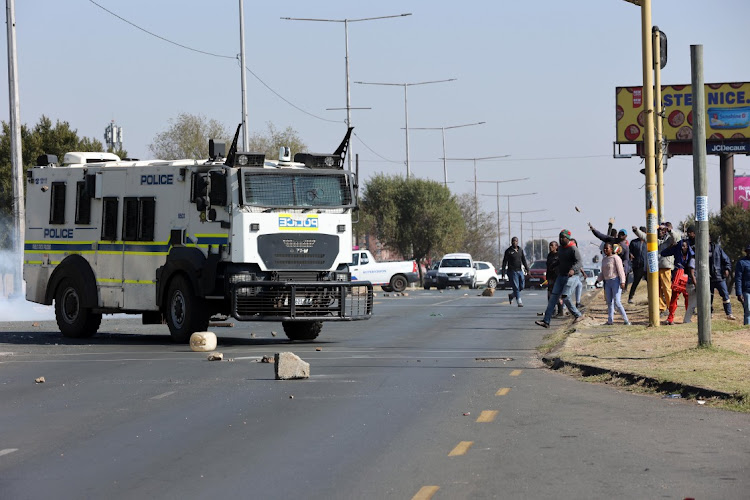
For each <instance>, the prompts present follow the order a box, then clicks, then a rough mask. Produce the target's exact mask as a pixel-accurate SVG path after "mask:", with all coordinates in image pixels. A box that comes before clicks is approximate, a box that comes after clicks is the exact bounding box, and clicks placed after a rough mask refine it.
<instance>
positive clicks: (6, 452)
mask: <svg viewBox="0 0 750 500" xmlns="http://www.w3.org/2000/svg"><path fill="white" fill-rule="evenodd" d="M14 451H18V448H5V449H4V450H0V457H2V456H3V455H9V454H11V453H13V452H14Z"/></svg>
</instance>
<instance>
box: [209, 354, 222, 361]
mask: <svg viewBox="0 0 750 500" xmlns="http://www.w3.org/2000/svg"><path fill="white" fill-rule="evenodd" d="M223 359H224V354H223V353H220V352H212V353H211V354H209V355H208V360H209V361H221V360H223Z"/></svg>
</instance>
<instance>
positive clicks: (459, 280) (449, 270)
mask: <svg viewBox="0 0 750 500" xmlns="http://www.w3.org/2000/svg"><path fill="white" fill-rule="evenodd" d="M438 274H445V275H447V276H448V286H449V287H451V286H452V287H455V288H457V289H458V288H461V286H462V285H466V286H467V287H469V288H476V287H477V272H476V270H475V269H474V259H472V258H471V255H470V254H468V253H449V254H445V255H444V256H443V258H442V259H440V267H439V268H438Z"/></svg>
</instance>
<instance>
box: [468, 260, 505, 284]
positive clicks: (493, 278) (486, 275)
mask: <svg viewBox="0 0 750 500" xmlns="http://www.w3.org/2000/svg"><path fill="white" fill-rule="evenodd" d="M474 269H476V271H477V286H486V287H487V288H497V285H498V283H499V280H498V278H497V273H496V272H495V266H493V265H492V263H491V262H482V261H475V262H474Z"/></svg>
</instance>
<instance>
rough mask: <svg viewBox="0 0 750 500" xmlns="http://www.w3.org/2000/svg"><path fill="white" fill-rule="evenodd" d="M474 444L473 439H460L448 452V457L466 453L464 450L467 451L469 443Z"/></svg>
mask: <svg viewBox="0 0 750 500" xmlns="http://www.w3.org/2000/svg"><path fill="white" fill-rule="evenodd" d="M473 444H474V441H461V442H460V443H458V445H456V447H455V448H453V449H452V450H451V452H450V453H448V456H449V457H457V456H459V455H466V452H467V451H469V448H471V445H473Z"/></svg>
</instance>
